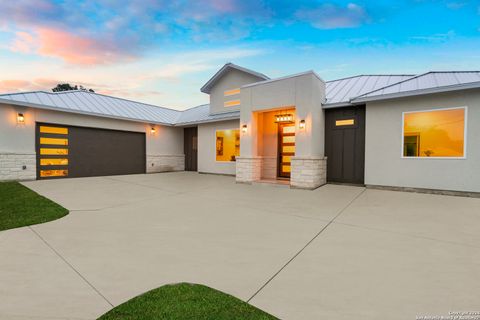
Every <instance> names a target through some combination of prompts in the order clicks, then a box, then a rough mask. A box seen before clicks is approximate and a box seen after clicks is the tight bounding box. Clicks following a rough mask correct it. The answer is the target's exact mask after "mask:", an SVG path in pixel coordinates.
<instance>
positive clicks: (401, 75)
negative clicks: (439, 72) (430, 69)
mask: <svg viewBox="0 0 480 320" xmlns="http://www.w3.org/2000/svg"><path fill="white" fill-rule="evenodd" d="M391 76H395V77H414V76H416V74H400V73H398V74H397V73H393V74H379V73H377V74H374V73H371V74H364V73H362V74H358V75H355V76H350V77H345V78H339V79H333V80H327V81H325V82H335V81H341V80H347V79H352V78H358V77H391Z"/></svg>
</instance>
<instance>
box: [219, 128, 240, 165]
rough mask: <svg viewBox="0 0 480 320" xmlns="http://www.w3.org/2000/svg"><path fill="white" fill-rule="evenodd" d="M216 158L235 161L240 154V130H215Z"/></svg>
mask: <svg viewBox="0 0 480 320" xmlns="http://www.w3.org/2000/svg"><path fill="white" fill-rule="evenodd" d="M215 135H216V137H215V141H216V158H215V159H216V160H217V161H235V158H236V157H238V156H239V155H240V130H239V129H230V130H218V131H217V132H216V134H215Z"/></svg>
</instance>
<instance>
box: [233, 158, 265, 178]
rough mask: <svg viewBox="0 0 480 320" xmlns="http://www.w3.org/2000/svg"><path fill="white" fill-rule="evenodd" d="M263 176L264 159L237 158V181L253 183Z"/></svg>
mask: <svg viewBox="0 0 480 320" xmlns="http://www.w3.org/2000/svg"><path fill="white" fill-rule="evenodd" d="M261 176H262V157H237V159H236V181H237V182H240V183H252V182H253V181H257V180H260V177H261Z"/></svg>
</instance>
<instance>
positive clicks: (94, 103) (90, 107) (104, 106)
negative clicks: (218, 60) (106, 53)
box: [0, 90, 182, 125]
mask: <svg viewBox="0 0 480 320" xmlns="http://www.w3.org/2000/svg"><path fill="white" fill-rule="evenodd" d="M0 102H3V103H9V104H15V105H22V106H28V107H34V108H40V109H53V110H59V111H66V112H72V113H80V114H88V115H96V116H100V117H107V118H116V119H124V120H135V121H141V122H150V123H156V124H167V125H172V124H174V123H175V122H176V121H177V120H178V118H179V117H180V115H181V113H182V112H181V111H177V110H173V109H168V108H162V107H157V106H154V105H150V104H146V103H140V102H135V101H130V100H126V99H121V98H115V97H110V96H106V95H102V94H98V93H92V92H88V91H80V90H78V91H64V92H44V91H34V92H24V93H12V94H1V95H0Z"/></svg>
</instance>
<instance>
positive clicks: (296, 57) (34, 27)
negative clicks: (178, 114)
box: [0, 0, 480, 109]
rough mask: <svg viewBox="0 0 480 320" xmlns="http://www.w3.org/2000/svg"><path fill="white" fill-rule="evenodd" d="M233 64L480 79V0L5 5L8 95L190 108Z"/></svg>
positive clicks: (0, 44) (326, 73)
mask: <svg viewBox="0 0 480 320" xmlns="http://www.w3.org/2000/svg"><path fill="white" fill-rule="evenodd" d="M226 62H234V63H236V64H239V65H242V66H244V67H247V68H251V69H254V70H256V71H260V72H262V73H265V74H267V75H268V76H270V77H279V76H284V75H288V74H292V73H298V72H301V71H305V70H311V69H313V70H315V71H316V72H317V73H318V74H320V76H321V77H323V78H324V79H325V80H332V79H336V78H341V77H346V76H351V75H356V74H385V73H401V74H415V73H421V72H426V71H429V70H480V1H455V0H452V1H449V0H439V1H422V0H417V1H396V2H394V3H392V2H391V1H358V2H357V1H306V0H297V1H287V0H282V1H253V0H205V1H186V0H183V1H176V0H170V1H166V0H160V1H154V0H143V1H115V0H101V1H73V0H66V1H53V0H17V1H2V3H0V70H1V71H2V72H1V73H0V92H12V91H27V90H44V89H47V90H48V89H50V88H51V87H53V86H54V85H55V84H56V83H58V82H70V83H75V84H82V85H84V86H87V87H91V88H93V89H95V90H96V91H97V92H100V93H105V94H111V95H115V96H120V97H125V98H128V99H133V100H139V101H144V102H150V103H154V104H157V105H162V106H168V107H173V108H176V109H185V108H187V107H192V106H196V105H199V104H203V103H207V102H208V96H206V95H205V94H202V93H200V92H199V88H200V87H201V86H202V85H203V84H204V83H205V82H206V81H207V80H208V79H209V78H210V77H211V76H212V75H213V74H214V73H215V71H216V70H218V69H219V68H220V67H221V66H222V65H223V64H224V63H226Z"/></svg>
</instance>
